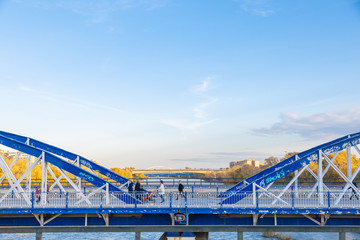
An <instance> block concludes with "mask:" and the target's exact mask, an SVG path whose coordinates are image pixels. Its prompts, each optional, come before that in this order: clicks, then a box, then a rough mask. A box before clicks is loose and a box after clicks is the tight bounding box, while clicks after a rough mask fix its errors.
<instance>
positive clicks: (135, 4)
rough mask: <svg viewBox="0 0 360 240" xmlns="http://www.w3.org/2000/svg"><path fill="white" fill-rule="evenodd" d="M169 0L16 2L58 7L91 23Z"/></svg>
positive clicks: (154, 7) (161, 4)
mask: <svg viewBox="0 0 360 240" xmlns="http://www.w3.org/2000/svg"><path fill="white" fill-rule="evenodd" d="M168 1H169V0H59V1H48V0H26V1H25V0H17V1H16V2H17V3H21V4H31V5H32V6H35V7H37V8H41V9H45V10H47V9H51V8H60V9H64V10H65V11H69V12H72V13H73V14H76V15H80V16H83V17H85V18H87V19H89V20H90V21H91V22H93V23H101V22H104V21H106V20H107V19H108V18H109V16H110V15H111V14H113V13H116V12H119V11H121V10H124V9H132V8H141V9H145V10H148V11H151V10H154V9H157V8H161V7H163V6H165V5H166V4H167V2H168Z"/></svg>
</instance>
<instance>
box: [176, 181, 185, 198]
mask: <svg viewBox="0 0 360 240" xmlns="http://www.w3.org/2000/svg"><path fill="white" fill-rule="evenodd" d="M178 191H179V192H178V195H177V196H176V200H178V199H179V196H180V197H185V194H184V185H182V183H181V181H179V186H178Z"/></svg>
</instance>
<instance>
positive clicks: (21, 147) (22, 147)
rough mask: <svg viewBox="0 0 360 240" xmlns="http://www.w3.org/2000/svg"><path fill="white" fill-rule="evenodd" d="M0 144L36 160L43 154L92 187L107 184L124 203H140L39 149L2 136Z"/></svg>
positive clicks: (88, 173)
mask: <svg viewBox="0 0 360 240" xmlns="http://www.w3.org/2000/svg"><path fill="white" fill-rule="evenodd" d="M0 144H2V145H4V146H7V147H9V148H12V149H16V150H18V151H20V152H23V153H26V154H29V155H31V156H34V157H37V158H39V157H41V156H42V155H43V154H44V155H43V156H44V157H45V159H44V160H45V161H46V162H49V163H51V164H53V165H55V166H57V167H58V168H60V169H63V170H65V171H67V172H69V173H71V174H73V175H75V176H77V177H79V178H81V179H83V180H85V181H87V182H89V183H91V184H93V185H94V186H97V187H104V185H106V184H108V186H109V191H110V192H123V193H124V194H116V196H118V197H119V198H120V199H121V200H122V201H124V202H125V203H129V204H134V203H135V202H136V203H142V202H141V201H139V200H137V199H136V198H134V197H133V196H131V195H129V194H127V193H126V192H124V191H123V190H122V189H120V188H119V187H117V186H115V185H114V184H112V183H111V182H108V181H106V180H104V179H102V178H100V177H98V176H97V175H95V174H93V173H91V172H88V171H86V170H84V169H82V168H80V167H78V166H75V165H74V164H71V163H69V162H67V161H65V160H63V159H62V158H60V157H58V156H56V155H54V154H52V153H50V152H47V151H45V150H43V149H39V148H37V147H34V146H30V145H27V144H25V143H22V142H19V141H17V140H14V139H11V138H8V137H6V136H4V135H0Z"/></svg>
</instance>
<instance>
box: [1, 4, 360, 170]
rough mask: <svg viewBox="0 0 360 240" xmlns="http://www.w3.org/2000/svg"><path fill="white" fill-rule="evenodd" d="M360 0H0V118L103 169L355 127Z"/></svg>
mask: <svg viewBox="0 0 360 240" xmlns="http://www.w3.org/2000/svg"><path fill="white" fill-rule="evenodd" d="M359 43H360V1H355V0H343V1H341V0H337V1H335V0H317V1H313V0H293V1H285V0H278V1H275V0H253V1H250V0H198V1H194V0H181V1H180V0H112V1H110V0H103V1H95V0H57V1H46V0H9V1H1V0H0V89H1V92H0V93H1V94H0V102H1V113H2V114H1V118H0V126H1V130H3V131H9V132H13V133H17V134H20V135H25V136H30V137H32V138H35V139H38V140H42V141H45V142H47V143H50V144H53V145H55V146H58V147H62V148H64V149H67V150H70V151H73V152H75V153H78V154H80V155H83V156H85V157H87V158H90V159H95V160H97V161H99V162H100V163H101V164H103V165H105V166H107V167H128V166H133V167H136V168H147V167H151V166H168V167H173V168H178V167H179V168H183V167H185V166H189V167H203V168H205V167H211V168H216V167H227V166H228V163H229V162H230V161H233V160H242V159H246V158H255V159H257V160H261V161H262V160H264V158H266V157H268V156H283V155H284V153H285V152H288V151H302V150H306V149H307V148H309V147H312V146H316V145H318V144H320V143H323V142H325V141H328V140H331V139H333V138H336V137H340V136H343V135H346V134H348V133H353V132H359V131H360V97H359V92H360V84H359V82H360V81H359V80H360V74H359V73H360V57H359V56H360V47H359V46H360V44H359Z"/></svg>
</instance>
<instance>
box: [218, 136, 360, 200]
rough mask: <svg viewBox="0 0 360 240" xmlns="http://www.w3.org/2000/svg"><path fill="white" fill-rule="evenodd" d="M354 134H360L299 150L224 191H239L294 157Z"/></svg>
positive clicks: (301, 156) (302, 155)
mask: <svg viewBox="0 0 360 240" xmlns="http://www.w3.org/2000/svg"><path fill="white" fill-rule="evenodd" d="M356 136H360V132H358V133H354V134H350V135H346V136H344V137H341V138H338V139H335V140H333V141H330V142H327V143H324V144H321V145H319V146H316V147H313V148H311V149H309V150H306V151H303V152H300V153H298V154H296V155H293V156H291V157H289V158H287V159H285V160H283V161H281V162H279V163H278V164H275V165H273V166H271V167H268V168H266V169H264V170H263V171H261V172H259V173H257V174H254V175H253V176H251V177H248V178H247V179H244V180H243V181H241V182H239V183H237V184H235V185H234V186H232V187H231V188H229V189H228V190H226V191H225V192H224V193H226V194H230V193H231V192H238V191H240V190H241V189H242V188H244V187H245V186H246V185H248V184H251V183H253V182H254V181H256V180H257V179H259V178H262V177H264V176H266V175H268V174H269V173H271V172H273V171H277V170H278V169H281V168H282V167H283V166H285V165H288V164H290V163H292V162H294V161H296V158H298V159H299V158H303V157H305V156H307V155H308V154H310V153H312V152H315V151H318V150H320V149H322V148H324V147H326V146H329V145H332V144H336V143H339V142H341V141H343V140H346V139H349V138H352V137H356Z"/></svg>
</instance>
